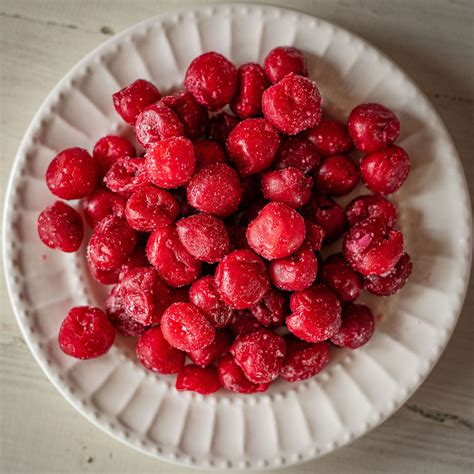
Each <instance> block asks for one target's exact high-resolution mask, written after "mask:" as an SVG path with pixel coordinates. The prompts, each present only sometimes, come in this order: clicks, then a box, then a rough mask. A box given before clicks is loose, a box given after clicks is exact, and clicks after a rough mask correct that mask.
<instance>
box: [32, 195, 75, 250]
mask: <svg viewBox="0 0 474 474" xmlns="http://www.w3.org/2000/svg"><path fill="white" fill-rule="evenodd" d="M37 228H38V235H39V238H40V239H41V241H42V242H43V243H44V244H45V245H47V246H48V247H49V248H51V249H55V250H61V251H63V252H75V251H76V250H78V249H79V247H80V246H81V244H82V239H83V238H84V225H83V224H82V219H81V216H80V215H79V213H78V212H77V211H76V210H75V209H73V208H72V207H71V206H68V205H67V204H65V203H63V202H61V201H56V202H55V203H54V204H52V205H51V206H48V207H47V208H46V209H44V210H43V211H41V214H40V215H39V217H38V222H37Z"/></svg>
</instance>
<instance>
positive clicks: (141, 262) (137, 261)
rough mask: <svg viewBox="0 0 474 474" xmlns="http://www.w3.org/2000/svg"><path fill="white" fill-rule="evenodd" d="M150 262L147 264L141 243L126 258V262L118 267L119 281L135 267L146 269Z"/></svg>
mask: <svg viewBox="0 0 474 474" xmlns="http://www.w3.org/2000/svg"><path fill="white" fill-rule="evenodd" d="M149 265H150V262H148V259H147V256H146V251H145V246H144V245H142V244H141V243H140V244H138V245H137V246H136V247H135V250H134V251H133V253H132V255H130V257H128V258H127V261H126V262H125V263H124V264H123V265H122V266H121V267H120V271H119V279H122V278H123V277H124V275H125V274H126V273H127V272H128V271H129V270H132V269H133V268H137V267H148V266H149Z"/></svg>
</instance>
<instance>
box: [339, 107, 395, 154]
mask: <svg viewBox="0 0 474 474" xmlns="http://www.w3.org/2000/svg"><path fill="white" fill-rule="evenodd" d="M347 127H348V129H349V133H350V134H351V137H352V140H353V142H354V145H355V147H356V148H357V149H358V150H360V151H364V152H366V153H372V152H374V151H381V150H383V149H384V148H387V147H388V146H390V145H391V144H392V143H393V142H394V141H395V140H396V139H397V138H398V135H399V133H400V122H399V121H398V118H397V117H396V115H395V114H394V113H393V112H392V111H391V110H389V109H387V108H386V107H384V106H383V105H380V104H360V105H358V106H357V107H355V108H354V109H353V110H352V112H351V113H350V115H349V119H348V120H347Z"/></svg>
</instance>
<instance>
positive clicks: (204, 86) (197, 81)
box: [184, 51, 237, 110]
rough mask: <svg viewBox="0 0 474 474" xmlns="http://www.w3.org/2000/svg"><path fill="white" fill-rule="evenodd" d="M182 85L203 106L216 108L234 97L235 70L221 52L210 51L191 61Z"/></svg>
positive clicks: (235, 87) (235, 86)
mask: <svg viewBox="0 0 474 474" xmlns="http://www.w3.org/2000/svg"><path fill="white" fill-rule="evenodd" d="M184 85H185V86H186V89H187V90H188V91H189V92H191V94H192V95H193V96H194V98H195V99H196V100H197V101H198V102H199V103H200V104H202V105H204V107H206V108H208V109H209V110H218V109H221V108H222V107H224V106H225V105H227V104H228V103H229V102H230V101H231V99H232V97H234V94H235V92H236V90H237V70H236V69H235V66H234V65H233V64H232V63H231V62H230V61H229V60H228V59H226V58H225V57H224V56H222V54H219V53H216V52H214V51H210V52H208V53H204V54H201V55H200V56H198V57H197V58H195V59H194V60H193V61H192V62H191V64H190V65H189V67H188V70H187V71H186V77H185V79H184Z"/></svg>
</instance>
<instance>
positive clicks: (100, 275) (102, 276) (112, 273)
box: [86, 256, 120, 285]
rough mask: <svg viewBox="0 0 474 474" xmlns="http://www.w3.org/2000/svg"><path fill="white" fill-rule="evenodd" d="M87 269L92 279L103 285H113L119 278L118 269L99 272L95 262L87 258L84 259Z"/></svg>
mask: <svg viewBox="0 0 474 474" xmlns="http://www.w3.org/2000/svg"><path fill="white" fill-rule="evenodd" d="M86 261H87V268H88V269H89V273H90V274H91V276H92V278H93V279H94V280H95V281H98V282H99V283H102V284H103V285H113V284H114V283H118V281H119V278H120V268H112V269H111V270H101V269H100V268H97V266H96V263H95V261H93V260H91V259H90V257H89V256H87V257H86Z"/></svg>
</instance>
